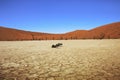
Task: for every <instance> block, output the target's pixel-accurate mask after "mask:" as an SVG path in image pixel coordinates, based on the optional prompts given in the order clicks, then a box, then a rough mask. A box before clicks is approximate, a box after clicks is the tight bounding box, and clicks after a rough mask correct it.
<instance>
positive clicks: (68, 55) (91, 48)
mask: <svg viewBox="0 0 120 80" xmlns="http://www.w3.org/2000/svg"><path fill="white" fill-rule="evenodd" d="M58 42H60V43H63V46H61V47H59V48H51V45H52V44H56V43H58ZM0 80H120V39H110V40H55V41H52V40H51V41H50V40H47V41H0Z"/></svg>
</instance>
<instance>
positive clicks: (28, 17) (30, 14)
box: [0, 0, 120, 33]
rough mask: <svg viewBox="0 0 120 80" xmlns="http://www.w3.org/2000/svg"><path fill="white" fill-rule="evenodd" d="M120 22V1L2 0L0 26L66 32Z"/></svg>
mask: <svg viewBox="0 0 120 80" xmlns="http://www.w3.org/2000/svg"><path fill="white" fill-rule="evenodd" d="M113 22H120V0H0V26H5V27H9V28H15V29H21V30H26V31H35V32H47V33H65V32H69V31H74V30H89V29H92V28H95V27H98V26H101V25H105V24H109V23H113Z"/></svg>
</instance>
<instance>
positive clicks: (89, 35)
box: [0, 22, 120, 41]
mask: <svg viewBox="0 0 120 80" xmlns="http://www.w3.org/2000/svg"><path fill="white" fill-rule="evenodd" d="M118 38H120V22H116V23H111V24H107V25H104V26H100V27H96V28H94V29H91V30H76V31H72V32H68V33H65V34H49V33H40V32H30V31H23V30H17V29H11V28H6V27H2V26H1V27H0V41H13V40H63V39H65V40H67V39H118Z"/></svg>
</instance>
